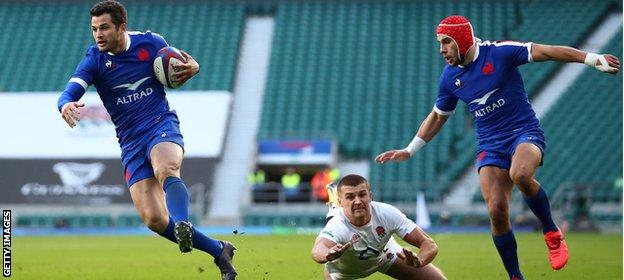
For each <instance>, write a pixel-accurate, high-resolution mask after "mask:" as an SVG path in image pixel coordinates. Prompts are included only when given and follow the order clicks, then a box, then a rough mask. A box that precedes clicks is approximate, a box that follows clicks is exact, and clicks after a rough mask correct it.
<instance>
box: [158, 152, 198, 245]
mask: <svg viewBox="0 0 624 280" xmlns="http://www.w3.org/2000/svg"><path fill="white" fill-rule="evenodd" d="M183 155H184V152H183V150H182V147H180V146H179V145H178V144H176V143H173V142H161V143H158V144H156V145H155V146H154V147H153V148H152V150H151V151H150V158H151V164H152V167H153V169H154V176H155V177H156V180H158V182H159V183H160V185H161V186H163V189H164V190H165V192H167V195H166V196H165V198H166V202H167V205H168V206H169V207H170V208H172V209H171V216H172V218H174V221H175V229H174V234H175V237H176V240H177V242H178V246H179V247H180V251H181V252H182V253H187V252H190V251H192V250H193V226H192V225H191V223H190V222H189V221H188V203H189V197H188V192H187V190H186V186H185V185H184V184H183V183H182V180H181V179H180V167H181V165H182V158H183ZM171 185H173V187H172V189H171V190H168V188H170V186H171ZM173 188H177V189H173Z"/></svg>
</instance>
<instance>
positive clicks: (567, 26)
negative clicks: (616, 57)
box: [507, 0, 613, 96]
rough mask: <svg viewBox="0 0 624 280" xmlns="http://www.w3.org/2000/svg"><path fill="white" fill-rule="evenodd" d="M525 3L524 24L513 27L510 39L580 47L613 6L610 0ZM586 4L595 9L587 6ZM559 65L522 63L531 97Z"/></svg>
mask: <svg viewBox="0 0 624 280" xmlns="http://www.w3.org/2000/svg"><path fill="white" fill-rule="evenodd" d="M524 2H526V3H525V4H523V5H522V8H521V9H519V11H520V13H521V15H522V16H521V18H522V24H520V25H518V26H517V28H515V29H512V30H511V32H510V33H509V37H508V38H507V39H510V40H518V41H532V42H539V43H544V44H553V45H566V46H578V45H579V44H580V43H581V41H582V40H583V39H585V37H586V36H587V35H588V33H589V32H590V31H591V30H592V28H594V27H596V25H597V24H598V23H599V22H600V20H601V19H602V16H604V15H605V13H607V12H608V11H609V10H610V9H611V7H612V5H613V3H612V2H610V1H589V2H587V1H565V0H555V1H547V2H544V1H524ZM587 5H590V6H591V7H592V8H591V9H587V8H586V7H588V6H587ZM544 14H548V15H549V16H547V17H545V16H544ZM544 27H547V28H544ZM560 65H561V64H560V63H557V62H552V61H549V62H544V63H539V64H528V65H525V66H522V67H521V68H520V71H521V72H522V77H523V79H524V83H525V89H526V90H527V93H528V94H529V96H533V95H534V94H535V93H536V91H537V90H539V89H540V86H542V85H544V84H545V81H547V80H548V79H549V78H550V77H551V76H552V74H553V73H554V72H555V71H556V70H557V69H558V68H559V66H560Z"/></svg>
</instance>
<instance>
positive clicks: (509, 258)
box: [492, 230, 524, 279]
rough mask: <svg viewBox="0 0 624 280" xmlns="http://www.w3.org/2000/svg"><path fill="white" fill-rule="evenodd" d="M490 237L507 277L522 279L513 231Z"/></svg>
mask: <svg viewBox="0 0 624 280" xmlns="http://www.w3.org/2000/svg"><path fill="white" fill-rule="evenodd" d="M492 239H493V240H494V245H496V250H498V254H499V255H500V257H501V260H502V261H503V265H505V269H506V270H507V273H508V274H509V279H512V278H513V277H516V278H518V279H524V277H523V276H522V273H520V265H519V264H518V255H517V252H516V251H517V249H518V246H517V244H516V237H515V236H514V234H513V231H511V230H510V231H509V232H508V233H505V234H502V235H496V236H494V235H492Z"/></svg>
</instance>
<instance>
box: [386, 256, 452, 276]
mask: <svg viewBox="0 0 624 280" xmlns="http://www.w3.org/2000/svg"><path fill="white" fill-rule="evenodd" d="M384 274H386V275H388V276H390V277H392V278H394V279H402V280H417V279H423V280H446V277H445V276H444V273H442V270H440V269H439V268H437V267H436V266H435V265H433V264H428V265H425V266H424V267H413V266H409V265H407V264H406V263H404V262H403V261H402V260H400V259H398V258H397V260H396V261H395V262H394V263H393V264H392V266H390V268H388V271H386V272H385V273H384Z"/></svg>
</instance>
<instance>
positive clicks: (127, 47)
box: [58, 1, 236, 279]
mask: <svg viewBox="0 0 624 280" xmlns="http://www.w3.org/2000/svg"><path fill="white" fill-rule="evenodd" d="M90 14H91V31H92V35H93V38H94V39H95V43H96V44H95V45H92V46H90V47H89V48H88V49H87V51H86V54H85V56H84V58H83V59H82V61H81V62H80V64H79V65H78V67H77V68H76V72H75V73H74V75H73V76H72V78H71V79H70V80H69V82H68V83H67V86H66V88H65V91H63V93H62V94H61V96H60V98H59V100H58V109H59V111H60V112H61V115H62V117H63V119H64V120H65V122H67V124H68V125H69V126H70V127H74V126H76V122H78V121H80V108H81V107H83V106H84V104H83V103H81V102H79V101H78V100H80V98H81V97H82V95H83V94H84V93H85V91H86V89H87V88H88V87H89V86H90V85H94V86H95V88H96V89H97V92H98V94H99V96H100V99H101V100H102V102H103V104H104V107H105V108H106V110H107V111H108V113H109V114H110V116H111V119H112V121H113V124H114V125H115V130H116V132H117V138H118V140H119V141H118V142H119V146H120V147H121V151H122V152H121V158H122V164H123V167H124V171H125V180H126V183H127V185H128V187H129V188H130V195H131V196H132V200H133V202H134V205H135V207H136V209H137V211H138V212H139V214H140V216H141V218H142V219H143V222H144V223H145V224H146V225H147V226H148V227H149V228H150V229H151V230H152V231H154V232H156V233H158V234H159V235H161V236H163V237H165V238H167V239H169V240H171V241H172V242H176V243H178V245H179V248H180V251H182V252H190V251H191V250H192V248H193V247H194V248H196V249H199V250H201V251H204V252H207V253H209V254H210V255H212V256H213V257H214V262H215V264H216V265H217V266H218V267H219V269H220V271H221V275H222V279H234V278H235V277H236V271H235V269H234V267H233V266H232V257H233V256H234V250H235V248H234V246H233V245H232V244H231V243H229V242H227V241H219V240H215V239H212V238H210V237H208V236H206V235H204V234H202V233H201V232H199V231H197V230H196V229H195V228H193V226H192V224H191V223H190V222H189V221H188V206H189V194H188V192H187V188H186V186H185V184H184V181H183V180H182V179H181V178H180V167H181V165H182V159H183V156H184V149H183V148H184V142H183V140H182V134H181V133H180V130H179V123H180V122H179V120H178V116H177V114H176V112H175V111H172V110H170V108H169V104H168V102H167V99H166V97H165V91H164V87H163V85H162V84H160V83H159V82H158V80H157V79H156V76H155V75H154V72H153V68H152V62H153V60H154V57H155V56H156V53H157V52H158V50H160V49H161V48H163V47H166V46H168V45H167V42H166V41H165V39H164V38H163V37H162V36H160V35H158V34H156V33H152V32H150V31H147V32H144V33H141V32H130V31H127V13H126V9H125V8H124V6H123V5H122V4H120V3H119V2H116V1H103V2H99V3H96V4H95V5H94V6H93V7H92V8H91V11H90ZM182 54H183V55H184V56H185V57H186V58H187V60H188V61H187V63H185V64H183V65H181V66H180V69H179V72H178V73H176V76H175V77H174V79H176V80H178V81H180V82H182V83H184V82H186V81H187V80H188V79H190V78H191V77H193V76H194V75H195V74H197V73H198V72H199V64H198V63H197V62H196V61H195V60H194V59H193V58H192V57H191V56H190V55H188V54H187V53H185V52H182Z"/></svg>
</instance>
